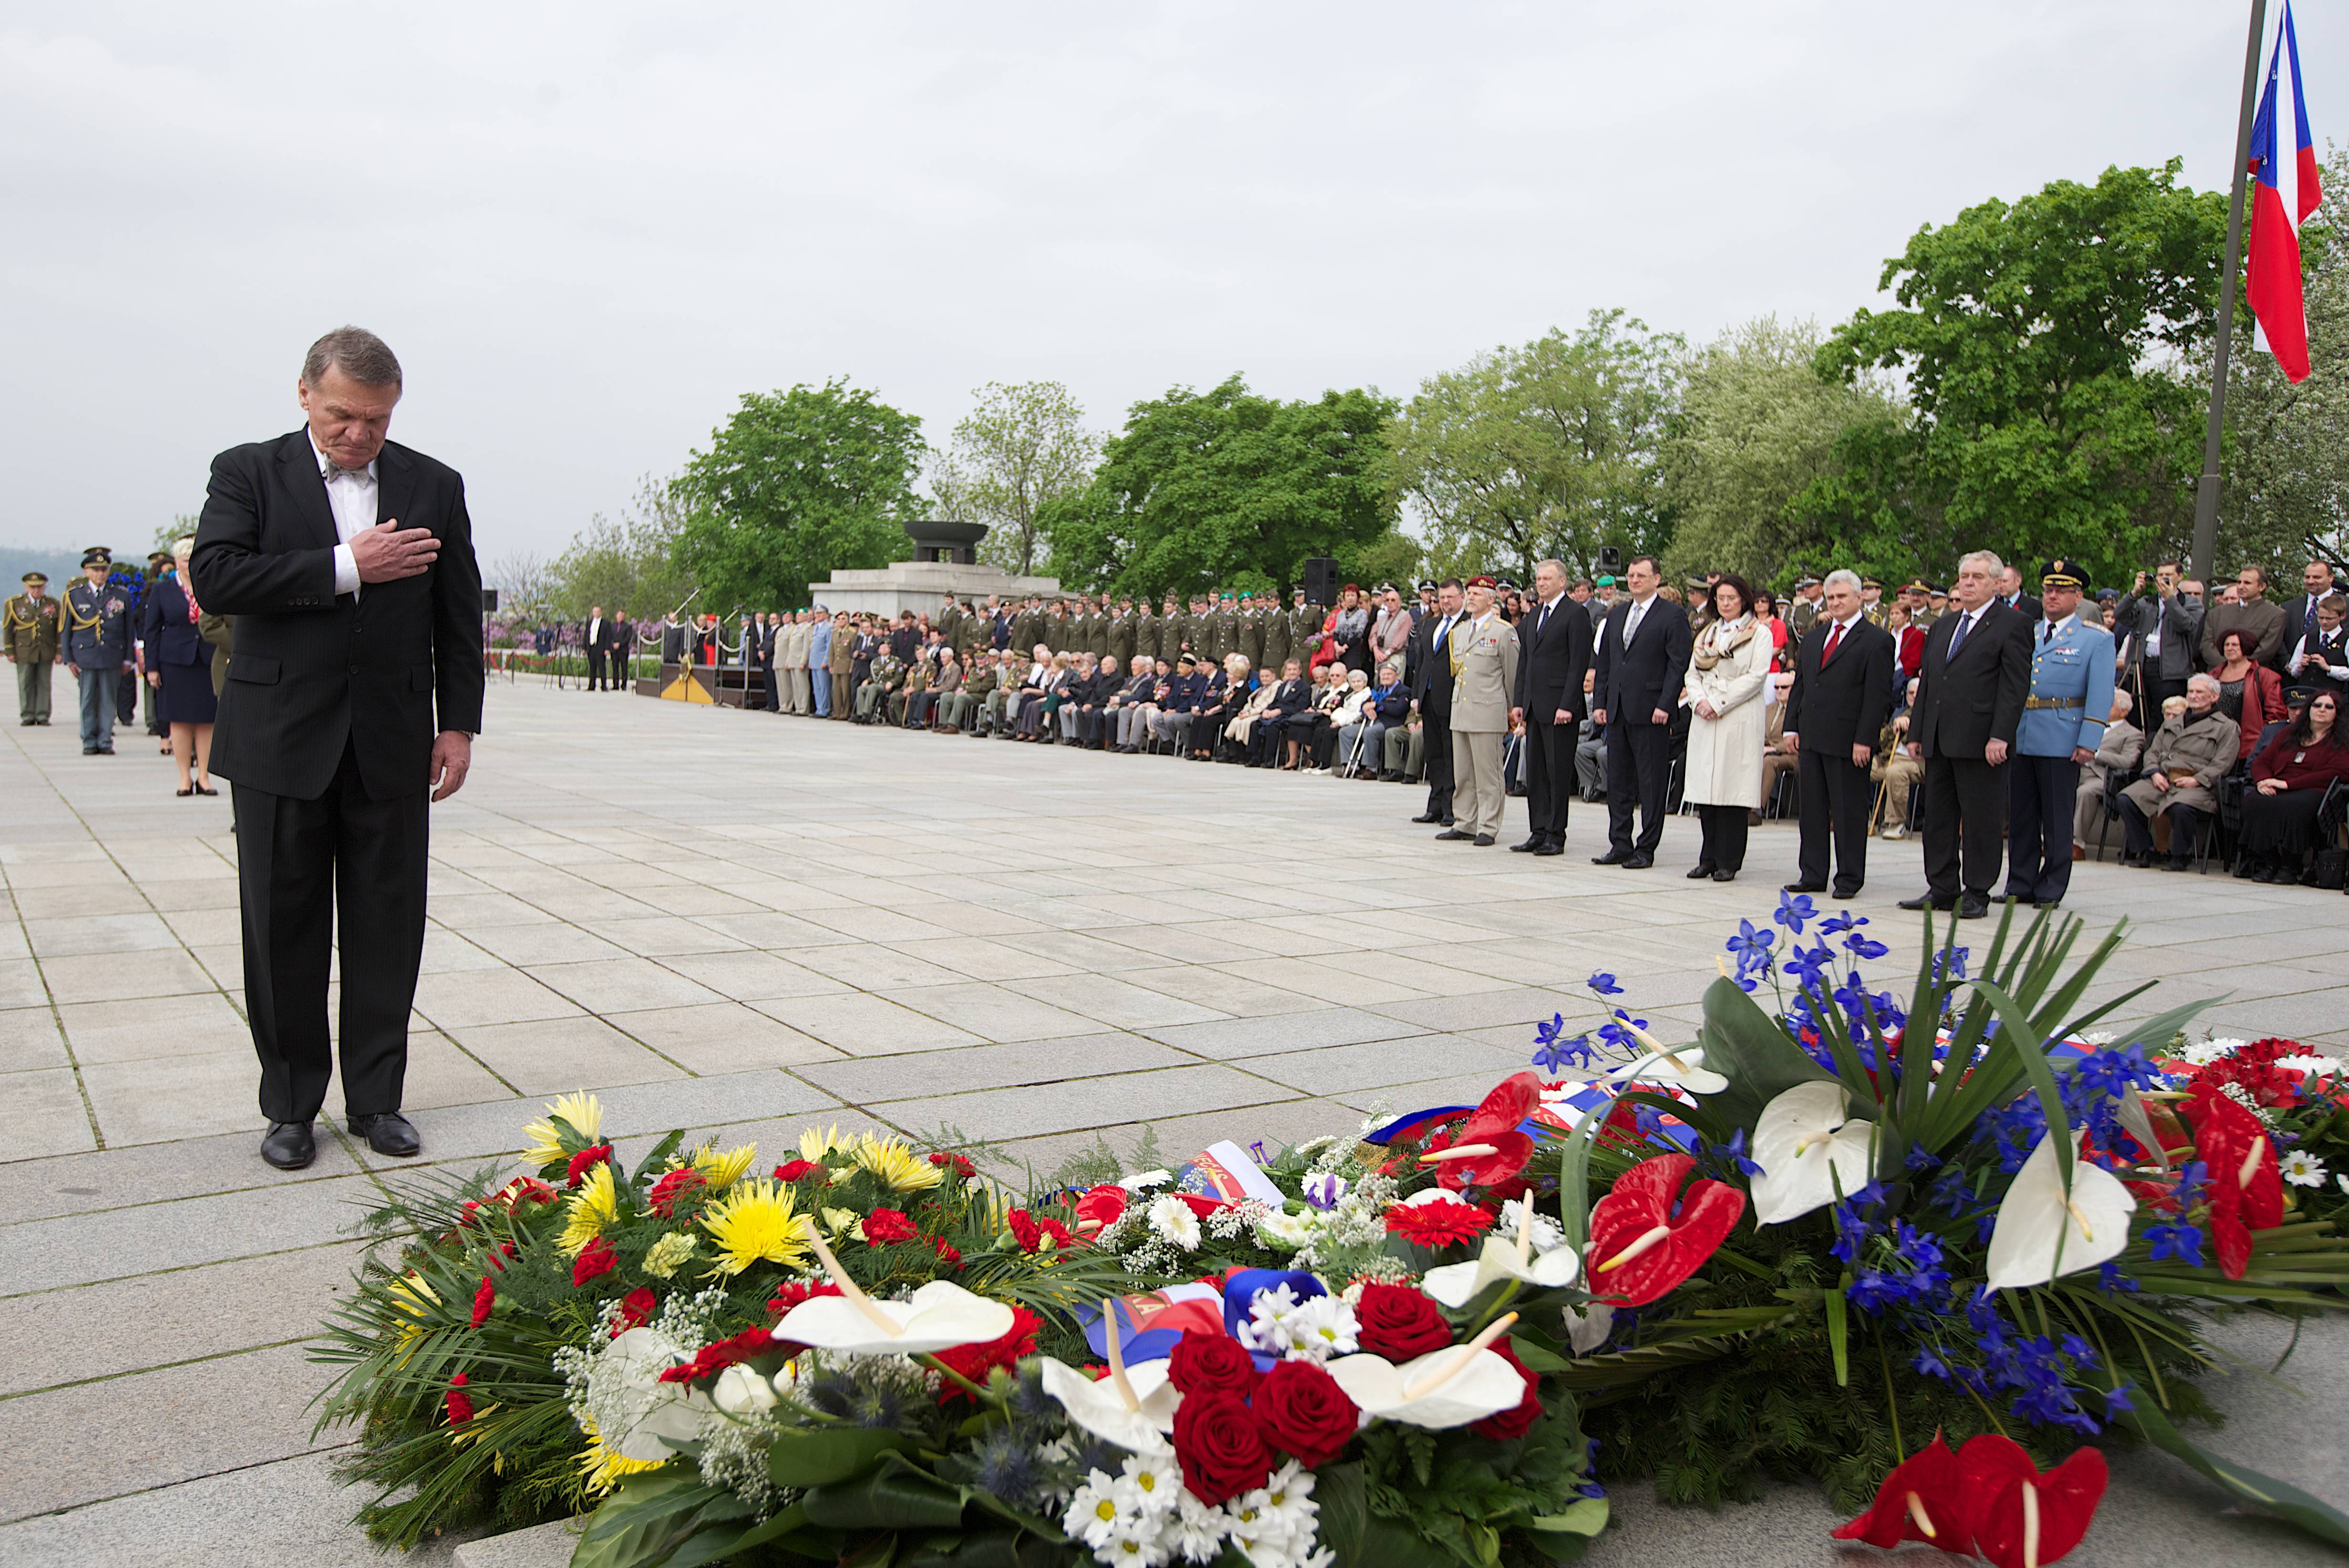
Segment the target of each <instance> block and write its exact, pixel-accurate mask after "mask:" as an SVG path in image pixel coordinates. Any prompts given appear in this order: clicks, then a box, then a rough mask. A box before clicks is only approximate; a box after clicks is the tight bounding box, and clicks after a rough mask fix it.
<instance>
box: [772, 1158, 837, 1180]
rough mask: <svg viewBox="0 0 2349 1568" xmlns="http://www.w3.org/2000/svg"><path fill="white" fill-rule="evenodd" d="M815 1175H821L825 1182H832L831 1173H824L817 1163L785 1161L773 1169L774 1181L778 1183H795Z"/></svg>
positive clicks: (818, 1162) (819, 1163)
mask: <svg viewBox="0 0 2349 1568" xmlns="http://www.w3.org/2000/svg"><path fill="white" fill-rule="evenodd" d="M817 1175H821V1176H822V1177H823V1179H824V1181H826V1182H829V1181H831V1180H832V1172H831V1171H826V1170H825V1169H824V1168H823V1163H822V1162H821V1161H814V1160H786V1161H783V1162H782V1163H781V1165H778V1166H776V1167H775V1180H776V1181H798V1180H800V1179H801V1178H802V1177H803V1176H817Z"/></svg>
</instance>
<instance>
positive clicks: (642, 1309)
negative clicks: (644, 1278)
mask: <svg viewBox="0 0 2349 1568" xmlns="http://www.w3.org/2000/svg"><path fill="white" fill-rule="evenodd" d="M657 1305H660V1301H659V1298H658V1297H657V1296H655V1295H653V1293H652V1292H651V1291H649V1290H647V1289H646V1288H645V1287H644V1286H643V1285H638V1286H637V1287H636V1289H634V1290H632V1291H630V1292H629V1293H628V1294H627V1295H624V1296H622V1297H621V1298H620V1328H621V1330H622V1332H624V1333H625V1332H626V1330H628V1329H631V1328H642V1327H643V1326H645V1325H646V1324H647V1323H648V1322H650V1321H651V1320H652V1315H653V1308H654V1307H656V1306H657Z"/></svg>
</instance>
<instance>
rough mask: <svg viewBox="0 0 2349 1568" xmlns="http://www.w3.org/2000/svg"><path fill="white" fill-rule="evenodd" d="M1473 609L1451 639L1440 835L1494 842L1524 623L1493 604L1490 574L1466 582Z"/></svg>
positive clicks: (1485, 845) (1483, 845)
mask: <svg viewBox="0 0 2349 1568" xmlns="http://www.w3.org/2000/svg"><path fill="white" fill-rule="evenodd" d="M1466 591H1467V597H1468V616H1467V620H1466V621H1465V623H1464V624H1462V625H1460V626H1458V627H1457V628H1455V629H1454V633H1453V634H1452V635H1451V636H1450V637H1449V638H1447V639H1446V640H1445V647H1446V649H1447V650H1448V651H1449V654H1450V656H1451V666H1452V713H1451V724H1452V774H1453V783H1452V815H1453V822H1454V825H1453V826H1452V827H1449V828H1446V829H1444V831H1442V832H1440V833H1438V834H1436V835H1435V836H1436V837H1437V838H1439V839H1451V840H1454V841H1458V840H1467V841H1470V842H1472V843H1474V844H1475V846H1476V847H1477V848H1478V849H1480V850H1481V849H1490V848H1491V847H1492V846H1493V844H1494V843H1495V841H1497V839H1498V838H1499V836H1500V831H1501V808H1502V806H1503V805H1504V804H1505V803H1506V800H1507V796H1506V795H1505V794H1504V793H1503V790H1502V784H1501V742H1502V740H1503V738H1505V737H1506V735H1507V734H1508V733H1509V709H1510V707H1511V706H1512V705H1513V704H1514V703H1515V702H1516V690H1517V629H1516V627H1515V626H1512V625H1511V624H1509V623H1508V622H1507V621H1506V619H1505V618H1503V616H1502V615H1501V614H1500V613H1499V612H1498V611H1497V610H1495V608H1494V605H1493V601H1494V595H1495V583H1494V582H1493V580H1492V579H1491V578H1490V577H1471V578H1470V579H1469V580H1468V582H1467V584H1466Z"/></svg>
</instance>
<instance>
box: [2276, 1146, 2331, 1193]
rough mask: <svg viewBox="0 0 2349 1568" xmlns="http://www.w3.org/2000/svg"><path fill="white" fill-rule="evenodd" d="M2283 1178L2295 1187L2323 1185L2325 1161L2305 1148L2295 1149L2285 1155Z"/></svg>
mask: <svg viewBox="0 0 2349 1568" xmlns="http://www.w3.org/2000/svg"><path fill="white" fill-rule="evenodd" d="M2283 1179H2284V1180H2285V1181H2289V1182H2291V1183H2292V1185H2293V1186H2295V1187H2322V1186H2323V1185H2324V1161H2322V1160H2319V1159H2318V1158H2317V1157H2316V1156H2315V1155H2313V1154H2311V1153H2310V1152H2309V1151H2308V1150H2305V1149H2295V1150H2292V1152H2291V1153H2289V1154H2287V1155H2285V1156H2284V1157H2283Z"/></svg>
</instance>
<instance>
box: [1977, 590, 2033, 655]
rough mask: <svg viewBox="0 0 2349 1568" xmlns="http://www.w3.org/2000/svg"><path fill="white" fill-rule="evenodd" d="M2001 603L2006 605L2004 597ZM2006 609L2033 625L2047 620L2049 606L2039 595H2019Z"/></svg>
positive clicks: (2000, 600) (2001, 598)
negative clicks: (2041, 600) (2041, 601)
mask: <svg viewBox="0 0 2349 1568" xmlns="http://www.w3.org/2000/svg"><path fill="white" fill-rule="evenodd" d="M1999 603H2002V604H2006V600H2005V598H2004V596H2003V595H2002V596H2001V597H2000V599H1999ZM2006 607H2007V608H2008V609H2010V610H2012V611H2013V612H2014V613H2015V614H2018V615H2021V616H2022V617H2023V619H2024V620H2025V621H2027V622H2030V623H2032V624H2038V623H2039V622H2040V621H2042V620H2044V619H2045V617H2046V614H2047V606H2046V605H2044V604H2043V603H2040V601H2039V595H2038V594H2036V593H2018V594H2016V595H2015V596H2014V603H2012V604H2007V605H2006ZM1960 651H1961V652H1962V651H1963V650H1960Z"/></svg>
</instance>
